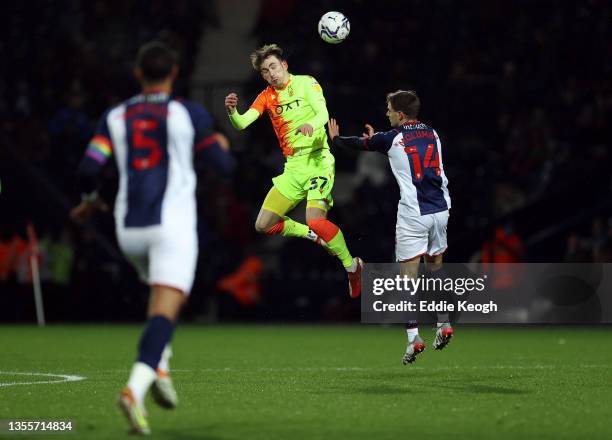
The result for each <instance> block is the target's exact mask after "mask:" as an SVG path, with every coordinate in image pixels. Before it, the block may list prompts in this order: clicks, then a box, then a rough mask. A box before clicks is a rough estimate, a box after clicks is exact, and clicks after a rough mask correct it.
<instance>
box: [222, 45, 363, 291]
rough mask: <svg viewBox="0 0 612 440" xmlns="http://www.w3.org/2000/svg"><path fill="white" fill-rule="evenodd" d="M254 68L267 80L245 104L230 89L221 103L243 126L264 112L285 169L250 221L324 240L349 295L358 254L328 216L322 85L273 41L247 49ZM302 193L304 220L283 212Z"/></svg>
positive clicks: (267, 229)
mask: <svg viewBox="0 0 612 440" xmlns="http://www.w3.org/2000/svg"><path fill="white" fill-rule="evenodd" d="M251 62H252V64H253V68H254V69H255V70H256V71H258V72H259V73H260V74H261V76H262V77H263V79H264V80H265V81H266V82H267V83H268V87H266V88H265V89H264V90H263V91H262V92H261V93H260V94H259V96H257V98H256V99H255V101H254V102H253V104H251V106H250V108H249V109H248V110H247V111H246V112H245V113H243V114H240V113H239V112H238V111H237V109H236V107H237V105H238V96H237V95H236V94H235V93H230V94H229V95H228V96H227V97H226V98H225V107H226V109H227V112H228V114H229V118H230V121H231V123H232V125H233V126H234V127H235V128H236V129H237V130H243V129H245V128H246V127H248V126H249V125H250V124H252V123H253V122H255V121H256V120H257V119H258V118H259V117H260V116H261V115H263V114H264V113H267V115H268V117H269V118H270V121H271V122H272V126H273V128H274V131H275V133H276V137H277V138H278V142H279V144H280V147H281V150H282V152H283V154H284V156H285V157H286V158H287V161H286V163H285V170H284V172H283V174H281V175H280V176H276V177H275V178H273V179H272V182H273V186H272V188H271V189H270V191H269V192H268V195H267V196H266V198H265V200H264V202H263V205H262V206H261V209H260V211H259V215H258V216H257V220H256V222H255V229H256V230H257V231H258V232H261V233H265V234H269V235H273V234H281V235H282V236H284V237H301V238H306V239H309V240H312V241H315V242H317V243H319V244H321V245H323V246H324V247H325V248H326V249H327V250H328V251H329V252H330V253H331V254H333V255H335V256H336V257H338V259H340V261H341V262H342V265H343V266H344V268H345V269H346V271H347V273H348V278H349V295H350V296H351V297H352V298H356V297H357V296H359V294H360V293H361V268H362V265H363V262H362V261H361V259H360V258H358V257H357V258H353V256H352V255H351V253H350V252H349V250H348V247H347V246H346V242H345V240H344V235H343V234H342V231H341V230H340V228H339V227H338V226H336V225H335V224H334V223H332V222H330V221H329V220H328V219H327V213H328V211H329V210H330V209H331V207H332V206H333V199H332V195H331V191H332V187H333V185H334V176H335V169H334V165H335V160H334V156H333V155H332V153H331V152H330V150H329V146H328V143H327V134H326V132H325V124H326V123H327V120H328V119H329V115H328V112H327V106H326V104H325V97H324V96H323V90H322V89H321V86H320V85H319V83H318V82H317V80H316V79H314V78H313V77H312V76H308V75H293V74H291V73H289V70H288V65H287V61H286V60H285V59H284V58H283V50H282V49H281V48H280V47H279V46H277V45H276V44H270V45H266V46H263V47H262V48H260V49H258V50H256V51H255V52H253V53H252V54H251ZM304 199H306V200H307V204H306V223H307V224H306V225H304V224H301V223H298V222H296V221H295V220H292V219H291V218H289V217H287V215H286V214H287V213H288V212H289V211H291V210H292V209H293V208H294V207H295V206H296V205H297V204H298V203H299V202H301V201H302V200H304Z"/></svg>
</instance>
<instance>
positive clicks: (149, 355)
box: [138, 315, 174, 370]
mask: <svg viewBox="0 0 612 440" xmlns="http://www.w3.org/2000/svg"><path fill="white" fill-rule="evenodd" d="M173 331H174V323H173V322H172V321H170V320H169V319H168V318H166V317H165V316H160V315H158V316H153V317H151V318H150V319H149V321H148V322H147V326H146V327H145V331H144V333H143V334H142V338H140V344H139V347H138V362H142V363H143V364H146V365H148V366H150V367H151V368H152V369H153V370H155V369H156V368H157V366H158V364H159V361H160V359H161V356H162V352H163V351H164V347H166V344H168V343H169V342H170V340H171V339H172V332H173Z"/></svg>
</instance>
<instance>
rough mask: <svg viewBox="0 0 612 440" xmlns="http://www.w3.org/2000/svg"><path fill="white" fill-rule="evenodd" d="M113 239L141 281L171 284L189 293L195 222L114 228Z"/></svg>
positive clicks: (195, 246) (194, 254) (194, 257)
mask: <svg viewBox="0 0 612 440" xmlns="http://www.w3.org/2000/svg"><path fill="white" fill-rule="evenodd" d="M117 240H118V242H119V246H120V247H121V250H122V251H123V253H124V254H125V256H126V257H127V259H128V260H129V261H130V263H132V265H133V266H134V268H135V269H136V271H137V272H138V275H139V276H140V278H141V279H142V281H143V282H145V283H147V284H149V285H154V284H158V285H163V286H168V287H173V288H175V289H178V290H180V291H182V292H183V294H185V295H189V293H190V291H191V287H192V285H193V279H194V277H195V270H196V264H197V261H198V234H197V231H196V228H195V226H193V227H187V228H178V227H177V226H176V225H175V226H174V227H169V226H149V227H146V228H118V229H117Z"/></svg>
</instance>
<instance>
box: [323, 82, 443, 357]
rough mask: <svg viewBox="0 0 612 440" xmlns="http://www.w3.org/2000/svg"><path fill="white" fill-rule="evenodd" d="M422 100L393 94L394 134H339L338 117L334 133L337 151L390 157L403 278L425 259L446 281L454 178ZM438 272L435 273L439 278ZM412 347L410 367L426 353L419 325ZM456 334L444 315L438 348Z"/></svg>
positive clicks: (410, 331)
mask: <svg viewBox="0 0 612 440" xmlns="http://www.w3.org/2000/svg"><path fill="white" fill-rule="evenodd" d="M420 107H421V101H420V99H419V97H418V96H417V94H416V92H414V91H404V90H398V91H396V92H393V93H389V94H388V95H387V117H388V118H389V123H390V124H391V127H393V128H392V129H391V130H389V131H386V132H380V133H375V132H374V128H372V126H371V125H369V124H366V129H367V133H364V134H363V136H362V137H355V136H353V137H351V136H339V135H340V128H339V126H338V124H337V123H336V121H335V120H334V119H331V120H330V121H329V125H328V131H329V137H330V138H331V139H332V143H333V145H334V146H337V147H344V148H351V149H355V150H362V151H377V152H379V153H382V154H385V155H386V156H388V158H389V163H390V165H391V170H392V171H393V174H394V176H395V179H396V180H397V183H398V185H399V187H400V201H399V204H398V207H397V223H396V229H395V241H396V249H395V253H396V260H397V261H398V262H399V263H400V270H401V273H402V275H405V276H408V277H410V278H416V277H417V276H418V272H419V265H420V262H421V257H423V258H424V260H425V268H426V271H428V272H429V274H430V275H431V276H435V277H436V278H445V274H444V271H443V267H442V254H443V253H444V251H445V250H446V245H447V236H446V226H447V223H448V218H449V210H450V208H451V199H450V195H449V192H448V188H447V185H448V179H447V178H446V174H445V173H444V165H443V163H442V144H441V142H440V138H439V137H438V134H437V133H436V131H435V130H434V129H433V128H431V127H430V126H429V125H427V124H425V123H423V122H420V121H418V120H417V116H418V114H419V110H420ZM434 274H435V275H434ZM406 332H407V336H408V344H407V347H406V353H405V354H404V357H403V362H404V364H407V363H412V362H414V360H415V359H416V356H417V355H418V354H419V353H421V352H422V351H423V350H424V349H425V344H424V342H423V340H422V339H421V337H420V336H419V330H418V326H417V323H416V321H415V322H410V323H408V324H406ZM452 336H453V328H452V327H451V325H450V322H449V316H448V313H446V314H438V328H437V331H436V337H435V341H434V344H433V345H434V348H435V349H436V350H441V349H443V348H444V347H446V345H447V344H448V342H449V341H450V339H451V337H452Z"/></svg>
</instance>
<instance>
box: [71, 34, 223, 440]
mask: <svg viewBox="0 0 612 440" xmlns="http://www.w3.org/2000/svg"><path fill="white" fill-rule="evenodd" d="M134 74H135V76H136V78H137V80H138V81H139V83H140V84H141V87H142V93H141V94H139V95H137V96H134V97H133V98H131V99H129V100H127V101H125V102H123V103H121V104H119V105H118V106H116V107H113V108H111V109H110V110H108V111H107V112H106V113H105V114H104V115H103V116H102V118H101V119H100V122H99V124H98V127H97V129H96V132H95V135H94V137H93V139H92V140H91V142H90V143H89V146H88V147H87V151H86V153H85V156H84V157H83V160H82V161H81V163H80V165H79V168H78V177H79V183H80V186H81V190H82V192H83V194H84V196H83V200H82V202H81V204H80V205H78V206H77V207H76V208H74V209H73V210H72V212H71V216H72V218H73V219H75V220H76V221H84V220H86V219H87V218H88V217H89V216H90V215H91V214H92V212H93V211H95V210H96V209H99V208H101V207H103V203H102V202H101V201H100V200H99V199H98V197H97V193H96V187H97V185H96V181H97V176H98V174H99V172H100V170H101V169H102V167H103V165H104V164H105V163H106V161H107V160H108V159H109V158H110V157H111V156H114V158H115V160H116V162H117V168H118V171H119V189H118V192H117V198H116V202H115V210H114V211H115V224H116V232H117V239H118V242H119V245H120V247H121V250H122V251H123V253H124V254H125V256H126V257H127V258H128V260H129V261H130V262H131V263H132V264H133V265H134V267H135V268H136V269H137V271H138V273H139V275H140V276H141V278H142V280H143V281H145V282H146V283H147V284H149V285H150V286H151V294H150V298H149V306H148V313H147V316H148V321H147V324H146V326H145V328H144V331H143V333H142V336H141V339H140V344H139V346H138V358H137V361H136V362H135V363H134V365H133V367H132V372H131V374H130V377H129V380H128V383H127V386H126V387H125V388H124V389H123V390H122V391H121V394H120V397H119V406H120V408H121V409H122V410H123V412H124V413H125V415H126V416H127V418H128V421H129V423H130V425H131V427H132V429H133V432H135V433H139V434H148V433H150V429H149V424H148V422H147V415H146V411H145V408H144V404H143V402H144V398H145V395H146V393H147V391H148V390H149V388H150V387H151V386H152V385H153V390H152V391H153V397H154V398H155V400H156V402H157V403H158V404H160V405H161V406H163V407H166V408H172V407H174V406H176V403H177V398H176V392H175V391H174V387H173V386H172V382H171V381H170V378H169V376H168V375H167V371H168V368H169V367H168V359H169V357H170V355H171V350H170V345H169V344H170V340H171V339H172V333H173V330H174V326H175V323H176V320H177V317H178V314H179V311H180V309H181V306H182V305H183V303H184V302H185V300H186V298H187V296H188V295H189V292H190V289H191V286H192V284H193V279H194V276H195V268H196V262H197V257H198V237H197V232H196V227H197V225H196V223H197V218H196V198H195V189H196V174H195V171H194V167H193V160H194V151H195V158H196V159H197V160H202V161H207V162H209V163H211V165H214V166H215V168H216V169H217V170H220V171H221V172H230V171H231V169H232V167H233V160H232V159H231V157H230V156H229V155H228V154H227V152H226V151H227V144H226V143H224V142H221V143H220V141H223V139H222V137H221V136H220V135H218V134H216V133H214V132H213V131H212V129H211V123H212V120H211V117H210V116H209V114H208V112H207V111H206V110H205V109H204V108H203V107H201V106H199V105H196V104H194V103H191V102H188V101H182V100H176V99H174V98H172V97H171V96H170V95H171V92H172V86H173V83H174V80H175V79H176V77H177V74H178V65H177V59H176V55H175V54H174V52H173V51H172V50H170V49H169V48H168V47H167V46H165V45H164V44H162V43H158V42H151V43H148V44H146V45H144V46H143V47H142V48H141V49H140V51H139V52H138V56H137V60H136V66H135V69H134ZM162 353H163V356H162ZM156 370H158V371H160V373H158V372H157V371H156Z"/></svg>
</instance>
